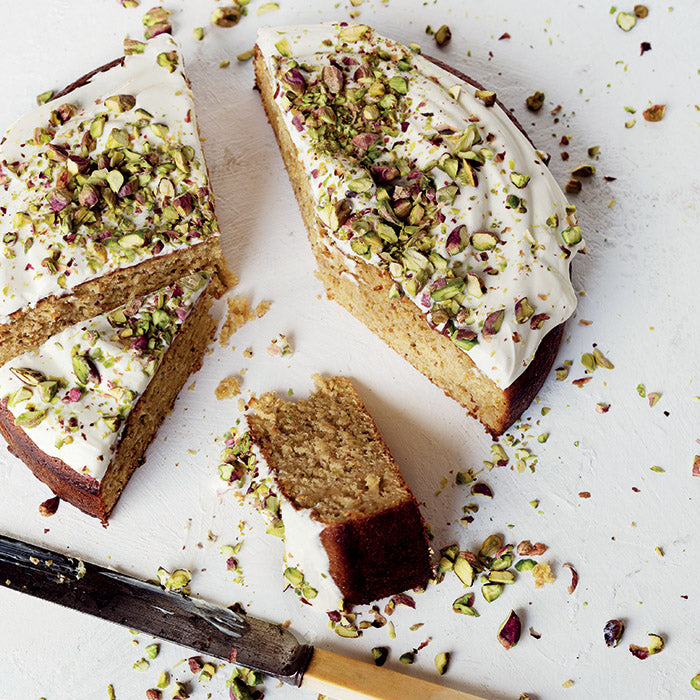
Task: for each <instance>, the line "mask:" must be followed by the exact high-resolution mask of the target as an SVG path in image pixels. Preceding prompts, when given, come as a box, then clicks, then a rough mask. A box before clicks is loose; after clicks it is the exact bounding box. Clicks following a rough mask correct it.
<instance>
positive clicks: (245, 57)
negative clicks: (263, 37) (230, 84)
mask: <svg viewBox="0 0 700 700" xmlns="http://www.w3.org/2000/svg"><path fill="white" fill-rule="evenodd" d="M254 55H255V49H248V50H247V51H243V53H239V54H238V55H237V56H236V58H237V59H238V60H239V61H249V60H250V59H251V58H253V56H254Z"/></svg>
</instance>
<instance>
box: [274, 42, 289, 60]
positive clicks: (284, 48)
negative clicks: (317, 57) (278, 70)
mask: <svg viewBox="0 0 700 700" xmlns="http://www.w3.org/2000/svg"><path fill="white" fill-rule="evenodd" d="M275 48H276V49H277V50H278V51H279V52H280V54H281V55H282V56H284V57H285V58H289V57H290V56H291V55H292V49H291V47H290V45H289V42H288V41H287V40H286V39H280V40H279V41H278V42H277V43H276V44H275Z"/></svg>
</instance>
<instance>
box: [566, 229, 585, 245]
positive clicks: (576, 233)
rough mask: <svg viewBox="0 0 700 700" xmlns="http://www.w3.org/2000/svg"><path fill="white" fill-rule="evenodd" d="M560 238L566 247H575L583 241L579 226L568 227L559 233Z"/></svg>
mask: <svg viewBox="0 0 700 700" xmlns="http://www.w3.org/2000/svg"><path fill="white" fill-rule="evenodd" d="M561 237H562V238H563V239H564V243H566V245H576V244H577V243H580V242H581V240H582V239H583V237H582V235H581V227H580V226H569V227H568V228H565V229H564V230H563V231H562V232H561Z"/></svg>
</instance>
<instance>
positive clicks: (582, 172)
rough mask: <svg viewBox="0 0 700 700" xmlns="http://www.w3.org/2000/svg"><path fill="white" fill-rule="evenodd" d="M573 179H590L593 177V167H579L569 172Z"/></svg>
mask: <svg viewBox="0 0 700 700" xmlns="http://www.w3.org/2000/svg"><path fill="white" fill-rule="evenodd" d="M571 174H572V175H573V176H574V177H591V176H592V175H595V165H579V166H578V167H577V168H574V169H573V170H572V171H571Z"/></svg>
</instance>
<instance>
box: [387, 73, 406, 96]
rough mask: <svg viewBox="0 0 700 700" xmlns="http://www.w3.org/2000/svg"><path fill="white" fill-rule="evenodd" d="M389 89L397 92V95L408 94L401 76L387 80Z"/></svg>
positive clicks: (404, 80) (404, 79)
mask: <svg viewBox="0 0 700 700" xmlns="http://www.w3.org/2000/svg"><path fill="white" fill-rule="evenodd" d="M389 87H390V88H391V89H392V90H394V91H395V92H398V93H399V95H405V94H406V93H407V92H408V83H407V82H406V78H404V77H403V76H401V75H395V76H393V77H392V78H390V79H389Z"/></svg>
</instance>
